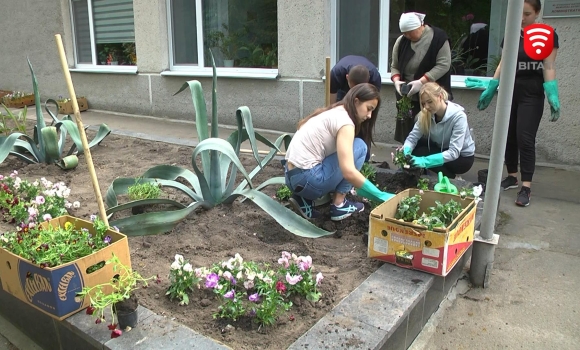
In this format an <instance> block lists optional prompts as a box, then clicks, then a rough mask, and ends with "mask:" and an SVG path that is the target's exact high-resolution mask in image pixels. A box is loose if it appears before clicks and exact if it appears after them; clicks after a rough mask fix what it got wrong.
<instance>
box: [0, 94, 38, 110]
mask: <svg viewBox="0 0 580 350" xmlns="http://www.w3.org/2000/svg"><path fill="white" fill-rule="evenodd" d="M0 102H2V103H3V104H4V105H6V107H8V108H22V107H24V106H32V105H33V104H34V95H27V96H23V97H19V98H15V99H10V98H8V97H7V96H4V97H3V98H2V100H1V101H0Z"/></svg>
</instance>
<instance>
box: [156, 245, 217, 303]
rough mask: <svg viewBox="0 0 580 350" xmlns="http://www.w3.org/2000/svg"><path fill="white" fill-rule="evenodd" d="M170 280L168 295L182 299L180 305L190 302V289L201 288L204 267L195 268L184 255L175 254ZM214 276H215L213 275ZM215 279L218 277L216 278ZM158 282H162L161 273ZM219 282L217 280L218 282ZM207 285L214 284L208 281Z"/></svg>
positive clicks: (170, 297) (171, 297) (171, 298)
mask: <svg viewBox="0 0 580 350" xmlns="http://www.w3.org/2000/svg"><path fill="white" fill-rule="evenodd" d="M169 273H170V276H169V280H170V282H171V286H170V287H169V290H168V291H167V293H165V294H166V295H169V299H170V300H173V299H174V298H177V299H179V300H180V303H179V304H180V305H187V304H189V296H188V295H187V291H188V290H193V287H194V286H195V287H197V288H199V283H200V282H201V280H202V269H195V270H194V269H193V266H192V265H191V264H190V263H189V262H187V261H186V260H185V259H184V258H183V255H180V254H175V260H174V261H173V262H172V263H171V270H170V272H169ZM211 278H214V276H211V277H210V279H211ZM214 280H215V281H217V279H215V278H214ZM156 283H157V284H159V283H161V279H160V278H159V275H157V280H156ZM216 283H217V282H216ZM206 285H212V282H211V281H210V282H209V284H208V282H207V281H206Z"/></svg>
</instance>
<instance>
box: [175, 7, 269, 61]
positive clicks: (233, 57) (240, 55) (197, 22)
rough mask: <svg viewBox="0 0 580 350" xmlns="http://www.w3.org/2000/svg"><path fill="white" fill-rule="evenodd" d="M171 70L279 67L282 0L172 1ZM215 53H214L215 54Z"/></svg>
mask: <svg viewBox="0 0 580 350" xmlns="http://www.w3.org/2000/svg"><path fill="white" fill-rule="evenodd" d="M168 17H169V23H170V28H169V29H170V30H169V33H170V43H171V48H170V58H171V69H172V70H196V69H204V68H205V67H211V66H212V64H211V54H213V57H214V59H215V63H216V66H217V67H227V68H230V69H231V70H243V69H247V68H262V69H275V68H277V66H278V58H277V53H278V52H277V45H278V21H277V0H195V1H193V0H191V1H188V0H171V1H170V2H169V11H168ZM210 52H211V54H210Z"/></svg>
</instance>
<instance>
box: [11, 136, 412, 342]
mask: <svg viewBox="0 0 580 350" xmlns="http://www.w3.org/2000/svg"><path fill="white" fill-rule="evenodd" d="M92 134H93V132H91V131H89V140H90V139H92ZM192 152H193V148H191V147H184V146H179V145H174V144H166V143H162V142H155V141H148V140H142V139H135V138H130V137H125V136H118V135H109V136H108V137H107V138H106V139H105V140H103V141H102V143H101V145H99V146H97V147H94V148H93V149H92V150H91V154H92V158H93V162H94V166H95V170H96V174H97V177H98V181H99V187H100V191H101V193H102V194H104V193H106V190H107V188H108V186H109V185H110V184H111V182H112V181H113V180H114V179H115V178H116V177H138V176H141V175H142V174H143V173H144V172H145V171H146V170H147V169H149V168H151V167H153V166H155V165H160V164H172V165H177V166H182V167H185V168H189V169H191V155H192ZM79 158H80V159H79V166H78V167H77V168H76V169H74V170H71V171H64V170H62V169H60V168H58V167H57V166H55V165H43V164H26V163H24V162H23V161H21V160H19V159H17V158H16V157H14V156H10V157H9V158H8V159H7V160H5V161H4V162H3V163H2V164H0V174H3V175H5V176H6V175H8V174H10V172H12V171H13V170H17V171H18V173H19V176H20V177H21V178H25V179H28V180H32V181H33V180H35V179H39V178H41V177H46V178H47V179H48V180H50V181H53V182H55V181H64V182H65V184H66V185H67V186H69V187H70V188H71V198H70V199H69V200H70V201H76V200H78V201H80V202H81V207H80V208H77V209H70V214H71V215H72V216H75V217H79V218H84V219H88V218H89V217H90V215H91V214H97V213H98V205H97V202H96V200H95V194H94V192H93V186H92V183H91V177H90V175H89V172H88V168H87V165H86V158H85V157H84V156H80V157H79ZM241 160H242V163H243V164H244V166H246V169H247V170H251V169H253V168H254V167H255V166H256V161H255V160H254V159H253V158H252V157H250V156H242V157H241ZM282 175H283V168H282V166H281V165H280V163H279V162H278V161H276V160H274V161H272V162H271V163H270V165H268V166H266V167H265V168H264V169H263V170H262V172H261V173H260V175H258V176H257V177H256V179H255V181H254V183H255V184H259V183H261V182H262V181H264V180H266V179H268V178H270V177H274V176H282ZM377 181H378V182H379V185H380V187H381V188H385V187H386V188H387V190H388V191H390V192H398V191H400V190H403V189H405V188H407V187H414V186H415V185H416V181H415V180H413V181H408V180H407V179H406V176H405V175H403V174H396V175H389V174H380V173H379V174H377ZM411 182H413V183H411ZM276 189H277V188H276V187H269V188H266V189H264V192H265V193H267V194H268V195H270V196H273V195H274V194H275V191H276ZM327 207H328V206H322V207H321V208H320V209H321V211H322V212H323V213H324V217H323V219H321V220H319V221H318V222H316V224H317V225H319V226H321V227H323V228H325V229H327V230H333V231H334V230H336V234H335V235H331V236H327V237H323V238H318V239H307V238H301V237H298V236H295V235H293V234H292V233H290V232H288V231H286V230H285V229H283V228H282V227H281V226H280V225H278V224H277V223H276V221H275V220H274V219H272V218H271V217H269V216H268V215H267V214H266V213H265V212H263V211H262V210H261V209H260V208H259V207H257V206H256V205H254V204H253V203H252V202H251V201H246V202H243V203H240V202H239V201H236V202H234V203H233V204H231V205H219V206H217V207H216V208H214V209H211V210H207V211H206V210H201V209H200V210H199V211H198V212H196V213H195V214H192V215H190V216H189V217H188V218H186V219H185V220H183V221H182V222H180V223H179V224H178V225H177V226H176V227H175V229H174V230H173V231H171V232H168V233H165V234H159V235H156V236H146V237H129V246H130V250H131V260H132V266H133V268H134V269H136V270H137V271H138V272H140V273H141V274H142V275H143V276H144V277H149V276H155V275H159V276H160V279H161V282H160V283H159V284H156V283H151V284H150V285H149V287H148V288H146V289H140V290H138V291H137V292H136V294H137V297H138V298H139V303H140V304H141V305H143V306H145V307H147V308H149V309H151V310H152V311H153V312H155V313H157V314H159V315H163V316H166V317H167V319H171V320H175V321H177V322H180V323H182V324H184V325H186V326H188V327H190V328H192V329H194V330H195V331H197V332H199V333H201V334H203V335H205V336H208V337H211V338H214V339H216V340H218V341H220V342H223V343H225V344H227V345H228V346H230V347H232V348H233V349H282V348H287V347H288V346H289V345H290V344H291V343H293V342H294V341H295V340H296V339H297V338H298V337H300V336H301V335H302V334H303V333H305V332H306V331H307V330H308V329H309V328H310V327H312V326H313V325H314V324H315V323H316V322H317V321H318V320H319V319H320V318H322V317H323V316H324V315H325V314H326V313H327V312H329V311H330V310H331V309H332V308H333V307H334V306H335V305H336V304H337V303H338V302H340V301H341V300H342V299H343V298H344V297H346V296H347V295H348V294H349V293H350V292H351V291H353V290H354V289H355V288H356V287H357V286H358V285H359V284H360V283H361V282H362V281H363V280H365V279H366V278H367V277H368V276H369V275H370V274H371V273H372V272H374V271H375V270H376V269H377V268H378V267H380V266H381V264H382V263H381V262H379V261H375V260H371V259H368V258H367V249H366V246H365V244H364V243H363V238H364V233H366V232H367V231H368V222H369V219H368V218H369V213H370V206H369V204H368V203H367V204H366V208H365V211H364V212H363V213H359V214H356V215H353V216H352V217H350V218H347V219H345V220H343V221H342V222H339V223H335V222H332V221H330V219H329V215H328V208H327ZM127 212H128V213H126V215H130V210H127ZM282 251H289V252H292V253H296V254H297V255H310V256H312V260H313V266H314V273H318V272H322V273H323V275H324V276H325V278H324V280H323V281H322V284H321V287H320V291H321V292H322V298H321V300H320V301H319V302H317V303H311V302H308V301H306V300H294V306H293V307H292V308H291V310H290V311H289V312H288V313H287V314H286V315H284V316H282V317H281V318H280V319H279V320H278V323H277V324H276V325H275V326H273V327H266V328H260V329H259V328H258V326H257V325H255V324H252V323H251V322H249V321H248V320H239V321H238V322H227V321H220V320H214V318H213V317H212V315H213V313H214V312H216V311H217V307H218V300H217V299H215V298H214V296H213V294H210V293H209V292H207V291H205V290H196V291H195V292H194V293H193V294H192V295H191V296H190V304H189V305H187V306H179V305H178V302H177V301H173V302H171V301H169V299H168V298H167V297H166V296H165V292H166V291H167V288H168V287H169V280H168V276H169V266H170V264H171V263H172V262H173V260H174V256H175V254H182V255H183V256H184V257H185V259H186V260H189V261H190V262H191V264H192V265H193V266H194V267H199V266H210V265H211V264H213V263H216V262H220V261H222V260H226V259H228V258H230V257H233V256H234V255H235V254H236V253H240V254H241V256H242V257H243V258H244V259H245V260H247V261H249V260H252V261H256V262H268V263H271V264H277V259H278V258H279V257H280V253H281V252H282Z"/></svg>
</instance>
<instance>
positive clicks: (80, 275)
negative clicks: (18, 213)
mask: <svg viewBox="0 0 580 350" xmlns="http://www.w3.org/2000/svg"><path fill="white" fill-rule="evenodd" d="M67 222H70V223H71V224H73V225H74V226H75V228H78V229H82V228H84V229H87V230H88V233H89V234H94V228H93V223H92V222H90V221H86V220H82V219H77V218H74V217H71V216H68V215H64V216H60V217H58V218H55V219H52V220H50V221H48V222H44V223H42V224H41V225H45V226H46V225H51V226H53V227H59V226H60V227H64V226H65V224H66V223H67ZM106 235H108V236H110V244H109V245H108V246H107V247H105V248H102V249H101V250H99V251H96V252H94V253H92V254H90V255H88V256H85V257H82V258H80V259H76V260H74V261H71V262H68V263H65V264H62V265H58V266H56V267H52V268H49V267H47V268H41V267H40V266H39V265H38V264H33V263H32V262H31V261H28V260H26V259H23V258H22V257H20V256H17V255H15V254H13V253H11V252H9V251H7V250H5V249H3V248H0V276H2V288H3V289H4V291H6V292H7V293H9V294H11V295H13V296H15V297H16V298H18V299H20V300H22V301H24V302H25V303H27V304H29V305H31V306H33V307H35V308H36V309H38V310H40V311H42V312H44V313H46V314H48V315H50V316H52V317H54V318H56V319H58V320H63V319H65V318H67V317H68V316H70V315H72V314H74V313H75V312H77V311H79V310H82V309H84V308H86V307H87V306H89V304H90V298H89V297H85V298H78V297H77V293H79V292H81V291H82V290H83V287H91V286H95V285H98V284H101V283H105V282H109V281H111V279H112V278H113V277H114V276H115V275H116V274H117V273H118V272H115V271H113V265H111V264H105V262H106V261H107V260H110V259H111V257H112V256H113V254H114V255H115V256H117V257H118V258H119V260H120V261H121V262H122V263H123V265H125V266H128V267H130V266H131V259H130V255H129V244H128V241H127V236H125V235H124V234H122V233H119V232H116V231H113V230H111V229H109V230H107V231H106ZM101 266H102V267H101Z"/></svg>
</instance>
